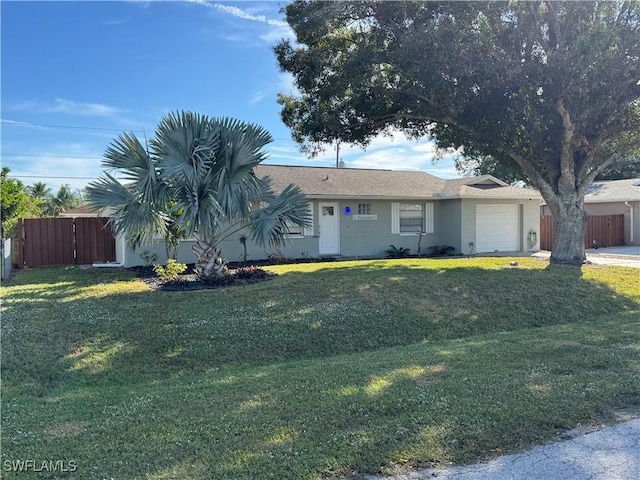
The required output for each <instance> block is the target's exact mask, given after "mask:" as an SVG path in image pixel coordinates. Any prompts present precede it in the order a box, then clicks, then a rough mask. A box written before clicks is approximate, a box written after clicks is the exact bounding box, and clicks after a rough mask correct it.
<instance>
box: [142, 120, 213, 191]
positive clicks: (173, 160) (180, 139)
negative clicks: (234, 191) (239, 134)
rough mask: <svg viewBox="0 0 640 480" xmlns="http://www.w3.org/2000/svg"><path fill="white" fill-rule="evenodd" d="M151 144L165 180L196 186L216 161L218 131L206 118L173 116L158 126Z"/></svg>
mask: <svg viewBox="0 0 640 480" xmlns="http://www.w3.org/2000/svg"><path fill="white" fill-rule="evenodd" d="M150 143H151V146H152V148H153V152H154V153H155V154H156V155H157V157H158V164H159V166H160V167H161V168H162V170H163V176H164V177H166V178H175V177H178V178H182V179H184V181H186V182H187V183H191V184H195V183H197V182H198V180H199V179H201V178H202V177H204V176H205V175H206V174H207V171H208V170H209V169H210V168H211V167H212V164H213V163H214V161H215V158H216V156H217V152H218V150H219V147H220V138H219V129H218V127H217V125H216V124H215V123H213V122H211V120H210V119H209V118H208V117H207V116H205V115H200V114H196V113H191V112H175V113H170V114H168V115H167V116H166V117H165V118H164V119H163V120H162V121H161V122H160V123H159V124H158V127H157V129H156V135H155V138H154V139H152V141H151V142H150Z"/></svg>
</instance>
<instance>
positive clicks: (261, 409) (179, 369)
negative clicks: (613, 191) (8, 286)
mask: <svg viewBox="0 0 640 480" xmlns="http://www.w3.org/2000/svg"><path fill="white" fill-rule="evenodd" d="M67 281H73V278H70V279H67ZM59 294H60V296H59V297H58V298H56V299H55V300H50V301H48V303H45V304H44V306H43V305H39V306H38V307H37V308H33V307H32V308H30V307H29V305H28V304H26V303H25V304H20V305H16V306H15V307H14V308H13V309H12V310H9V311H8V313H7V315H6V316H4V318H3V330H4V329H5V327H6V326H7V324H9V331H12V329H13V330H15V331H16V332H17V331H19V332H20V335H15V336H13V337H11V338H10V339H9V342H7V338H6V337H4V336H3V371H4V372H3V373H4V375H3V376H4V380H5V384H4V388H5V393H8V394H9V397H8V398H10V400H11V401H10V402H8V406H7V408H8V409H9V410H7V409H5V410H4V413H3V415H5V416H6V418H8V419H9V421H8V422H4V423H5V425H6V424H8V427H9V430H8V431H9V434H10V435H9V437H7V438H9V439H10V441H11V442H14V443H12V444H11V445H10V446H11V449H10V451H12V452H15V453H21V452H22V450H21V451H20V452H18V450H17V449H19V448H23V449H26V448H27V446H26V445H27V443H28V442H30V440H29V439H28V438H26V437H25V438H22V437H19V438H17V439H16V435H18V433H15V432H27V431H32V430H33V431H36V432H37V431H39V430H38V429H40V430H42V428H43V427H42V425H45V424H46V425H47V428H51V427H53V426H55V425H56V424H57V423H60V422H62V423H65V422H72V423H73V422H76V423H78V424H81V425H84V424H89V425H91V429H87V431H83V432H81V433H79V434H78V435H77V436H78V442H81V443H82V444H83V445H93V447H92V448H91V449H89V450H83V451H82V452H81V453H79V455H81V458H82V459H83V461H84V462H85V464H91V465H96V466H97V468H98V469H99V470H100V474H101V475H103V476H109V475H108V474H111V476H115V477H131V476H132V474H135V475H141V473H140V472H146V471H150V472H155V476H156V477H157V478H169V477H171V476H173V477H175V478H263V477H267V476H274V475H275V476H278V477H279V478H316V477H317V476H331V475H332V474H335V475H338V476H342V475H348V474H349V472H376V471H378V470H380V469H387V470H392V469H393V465H407V464H408V465H417V466H428V465H430V463H432V462H433V463H435V464H441V463H446V462H447V461H454V462H466V461H471V460H473V459H478V458H484V457H486V456H489V455H490V454H491V453H495V452H496V451H497V449H502V450H504V448H505V447H504V446H505V445H509V448H512V449H513V448H515V449H518V448H522V447H526V446H528V445H531V444H533V443H535V442H537V441H540V439H546V438H549V437H550V436H552V435H553V434H554V432H556V431H558V430H559V429H563V428H568V427H569V426H571V425H572V422H574V423H575V422H577V421H580V420H583V419H585V418H587V419H588V418H594V417H596V416H597V415H602V412H604V411H606V409H607V408H608V407H610V406H611V405H612V404H615V402H616V401H618V402H621V401H622V402H633V401H638V402H640V394H639V393H638V389H637V385H638V381H637V380H638V379H637V372H638V371H640V365H638V361H637V352H636V355H635V357H634V356H633V355H632V354H633V352H632V351H631V350H630V348H631V347H630V344H633V343H634V342H636V343H637V340H633V339H634V338H635V337H637V329H635V330H634V329H633V328H632V327H631V325H632V323H633V321H635V322H636V323H635V325H636V326H637V317H638V310H639V308H640V307H639V305H638V302H637V301H636V300H635V299H634V298H632V297H630V296H627V295H624V294H621V293H620V291H619V290H618V289H617V288H616V289H614V288H611V287H610V286H609V285H607V284H606V283H604V282H600V281H598V280H595V279H592V278H585V275H583V274H582V273H578V272H576V270H573V269H571V270H567V269H565V268H555V267H550V268H548V269H533V268H522V269H520V268H518V269H511V268H504V269H494V270H490V269H486V268H478V267H466V266H465V267H455V268H453V267H450V266H443V267H442V268H434V269H428V270H425V269H416V268H410V267H406V266H402V265H395V266H389V265H387V266H386V267H381V266H378V265H373V266H356V267H344V268H342V267H341V268H336V267H333V268H324V269H319V270H316V271H315V272H312V273H295V272H294V273H287V274H282V275H280V276H279V277H278V278H276V279H275V280H274V281H272V282H268V283H267V284H259V285H253V286H251V287H247V288H239V289H233V290H228V291H211V292H190V293H180V294H173V293H168V294H164V293H161V292H146V293H136V294H126V293H124V292H120V293H117V294H113V295H110V296H108V297H103V298H90V299H75V300H74V299H73V298H71V297H72V296H73V295H72V292H66V293H65V292H64V291H60V292H59ZM65 295H71V297H70V298H68V299H67V300H68V301H60V300H64V297H65ZM603 318H606V319H608V320H606V321H605V320H603ZM16 324H20V325H23V326H24V329H23V330H20V329H17V328H15V327H16ZM11 325H13V327H12V326H11ZM634 331H635V333H634ZM623 338H626V340H624V341H623ZM625 341H626V342H627V343H624V342H625ZM633 358H635V362H636V363H635V367H633V368H631V367H630V366H629V365H630V364H631V363H630V362H633V361H634V360H633ZM612 362H613V363H612ZM616 362H617V363H616ZM630 371H631V372H633V371H635V372H636V378H635V380H634V378H632V375H631V374H630V373H629V372H630ZM604 377H609V378H610V379H613V381H610V382H605V381H604V380H603V379H604ZM616 383H617V384H619V385H622V387H620V388H618V389H617V390H616V389H614V388H612V387H611V386H610V385H612V384H616ZM576 385H577V386H578V388H576ZM634 385H635V387H634ZM504 391H508V392H509V395H508V396H507V397H509V400H508V401H507V400H506V399H505V396H504V395H499V392H504ZM585 396H586V398H587V399H588V401H587V402H586V403H585ZM576 404H579V405H583V406H581V407H580V408H577V409H576V408H575V407H572V405H576ZM567 411H569V412H570V413H569V414H565V413H563V412H567ZM27 412H28V414H27ZM34 415H35V416H34ZM28 417H29V418H30V417H33V419H31V420H30V419H29V418H28ZM531 418H533V419H534V421H533V422H531V421H529V420H527V419H531ZM11 432H14V434H12V433H11ZM487 432H488V433H487ZM514 432H515V433H514ZM74 438H75V437H74ZM105 438H107V439H109V440H108V441H104V439H105ZM141 438H144V439H145V441H144V442H141V441H140V439H141ZM487 439H491V440H487ZM16 442H17V443H16ZM74 442H75V441H74V440H73V439H54V440H51V441H48V442H46V443H45V444H44V446H42V447H39V448H41V449H35V450H33V448H34V447H29V448H30V449H31V450H29V451H32V452H34V455H33V456H36V457H42V458H57V457H56V455H66V454H67V453H66V452H67V450H68V449H69V448H71V449H72V451H76V450H77V449H78V448H80V447H79V446H78V444H76V443H74ZM31 443H37V442H31ZM65 449H67V450H65ZM116 450H117V451H118V452H119V458H120V460H122V461H120V460H119V461H118V462H115V461H114V459H113V452H114V451H116ZM8 451H9V450H8ZM24 451H26V450H24ZM302 457H304V459H303V460H299V458H302ZM142 458H144V459H151V460H145V462H144V463H145V465H137V463H136V462H140V459H142ZM149 461H150V462H151V465H152V466H151V467H150V466H149V465H148V462H149ZM127 463H129V465H130V467H126V466H125V465H127ZM171 472H174V473H171Z"/></svg>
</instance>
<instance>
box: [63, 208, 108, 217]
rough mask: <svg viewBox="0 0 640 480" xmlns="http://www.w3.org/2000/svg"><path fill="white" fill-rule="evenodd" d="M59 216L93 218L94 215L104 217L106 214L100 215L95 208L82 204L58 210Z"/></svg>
mask: <svg viewBox="0 0 640 480" xmlns="http://www.w3.org/2000/svg"><path fill="white" fill-rule="evenodd" d="M60 216H61V217H67V218H94V217H106V216H107V215H104V214H103V215H101V214H100V212H98V211H97V210H96V209H95V208H93V207H90V206H89V205H82V206H80V207H76V208H70V209H68V210H65V211H63V212H60Z"/></svg>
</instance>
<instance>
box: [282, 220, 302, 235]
mask: <svg viewBox="0 0 640 480" xmlns="http://www.w3.org/2000/svg"><path fill="white" fill-rule="evenodd" d="M285 225H286V226H287V235H289V236H290V237H301V236H302V227H301V226H300V225H297V224H295V223H292V222H285Z"/></svg>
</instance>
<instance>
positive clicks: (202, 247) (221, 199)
mask: <svg viewBox="0 0 640 480" xmlns="http://www.w3.org/2000/svg"><path fill="white" fill-rule="evenodd" d="M271 141H272V137H271V135H270V134H269V133H268V132H267V131H266V130H265V129H263V128H262V127H260V126H257V125H253V124H247V123H243V122H240V121H238V120H234V119H229V118H222V119H214V118H210V117H207V116H204V115H200V114H197V113H191V112H176V113H170V114H168V115H167V116H165V117H164V118H163V119H162V120H161V122H160V123H159V124H158V127H157V128H156V132H155V136H154V138H152V139H151V140H150V141H149V148H148V149H147V148H145V147H143V146H142V144H141V143H140V141H139V140H138V139H137V138H136V137H135V136H134V135H133V134H131V133H123V134H122V135H120V136H119V137H118V138H116V139H115V140H114V141H113V142H112V144H111V145H110V146H109V147H108V148H107V150H106V152H105V155H104V160H103V165H104V166H105V167H107V168H108V169H113V170H118V171H120V172H122V174H123V177H124V179H125V180H127V181H129V182H130V183H128V184H127V185H122V184H121V183H120V182H119V181H118V180H116V179H115V178H114V176H112V175H111V174H110V173H109V172H105V173H104V174H103V176H102V177H101V178H100V179H99V180H97V181H95V182H92V183H90V184H89V186H88V187H87V199H88V201H89V203H90V204H91V205H93V206H94V207H96V208H99V209H102V208H107V207H111V208H112V209H113V210H114V213H113V215H112V217H111V221H112V223H113V226H114V228H115V231H116V232H118V233H121V234H122V235H123V236H124V238H125V240H126V241H127V243H128V244H129V245H130V246H132V247H133V248H135V247H136V246H138V245H140V244H141V243H142V242H145V241H148V240H151V239H152V238H153V237H154V236H155V235H158V234H161V235H163V236H165V234H166V233H167V232H168V231H169V229H170V228H171V227H172V225H173V223H172V222H175V223H176V224H178V225H179V226H180V227H181V228H183V229H184V232H185V235H186V236H191V235H193V236H194V237H195V239H196V243H195V245H194V247H193V252H194V254H195V256H196V260H197V261H196V273H197V274H198V276H199V277H200V278H201V279H205V280H206V279H208V278H210V277H215V276H222V275H224V274H225V273H226V271H227V262H226V260H224V258H223V257H222V252H221V249H220V242H221V241H222V240H224V239H225V238H227V237H229V236H230V235H232V234H234V233H237V232H239V231H241V230H244V231H245V232H246V234H247V235H248V236H249V237H250V238H252V239H253V240H254V241H255V242H257V243H258V244H260V245H262V246H266V247H278V246H281V245H282V244H283V243H284V240H285V234H286V233H287V231H288V230H287V222H290V223H292V224H295V225H300V226H305V225H307V223H308V222H309V214H308V206H307V202H306V200H305V197H304V194H303V193H302V192H301V191H300V189H299V188H298V187H296V186H293V185H289V186H288V187H287V188H286V189H284V190H283V191H282V192H281V193H280V195H278V196H276V195H275V194H274V192H273V189H272V186H271V181H270V179H269V178H268V177H265V178H259V177H258V176H256V174H255V173H254V170H253V169H254V167H255V166H257V165H258V164H259V163H260V162H262V161H263V160H264V159H265V158H266V153H265V152H264V151H263V150H262V148H263V147H264V146H265V145H267V144H268V143H269V142H271Z"/></svg>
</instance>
